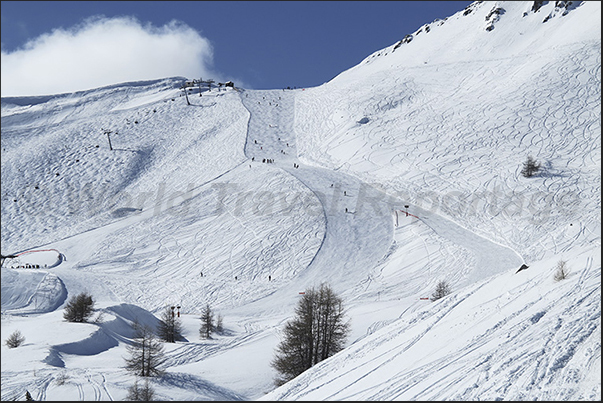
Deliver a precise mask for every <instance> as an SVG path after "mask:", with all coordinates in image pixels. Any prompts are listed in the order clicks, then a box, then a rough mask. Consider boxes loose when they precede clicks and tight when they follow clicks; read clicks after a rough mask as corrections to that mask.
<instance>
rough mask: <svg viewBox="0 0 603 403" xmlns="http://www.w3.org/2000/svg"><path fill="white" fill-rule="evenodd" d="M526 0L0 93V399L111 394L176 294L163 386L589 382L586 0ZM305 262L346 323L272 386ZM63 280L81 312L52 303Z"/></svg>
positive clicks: (460, 393)
mask: <svg viewBox="0 0 603 403" xmlns="http://www.w3.org/2000/svg"><path fill="white" fill-rule="evenodd" d="M532 4H533V3H532V2H476V3H473V4H472V5H471V6H469V7H468V8H467V9H466V10H461V11H459V13H457V14H455V15H453V16H451V17H449V18H447V19H446V20H439V21H434V22H432V23H429V24H425V25H423V26H422V27H421V28H419V29H418V30H417V31H416V32H415V33H413V37H412V40H411V41H410V42H408V41H407V42H408V43H401V42H397V43H395V44H393V45H392V46H390V47H388V48H385V49H383V50H380V51H378V52H375V53H374V54H373V55H369V56H368V57H367V58H366V59H365V60H364V61H362V62H361V63H360V64H358V65H357V66H355V67H353V68H351V69H349V70H347V71H345V72H343V73H341V74H340V75H339V76H337V77H336V78H334V79H333V80H331V81H330V82H328V83H325V84H323V85H321V86H319V87H315V88H307V89H299V90H285V91H284V90H263V91H255V90H245V89H240V88H236V89H231V88H227V89H222V90H220V91H218V90H217V89H213V90H212V91H204V92H202V93H201V94H200V93H199V92H198V91H193V92H192V93H190V94H189V95H188V98H189V100H190V103H191V105H187V102H186V99H185V97H184V96H183V95H182V91H181V90H180V89H179V86H180V85H181V84H182V83H183V81H184V80H185V79H184V78H183V77H175V78H166V79H164V80H156V81H141V82H136V83H124V84H116V85H113V86H110V87H103V88H99V89H95V90H90V91H82V92H77V93H72V94H60V95H56V96H47V97H18V98H2V110H1V113H2V139H1V140H2V141H1V146H2V172H1V175H2V177H1V180H2V195H1V197H2V199H1V202H2V205H1V213H2V233H1V239H2V254H3V255H7V254H11V255H17V257H16V258H10V259H6V261H5V262H4V264H3V266H2V271H1V275H2V278H1V280H2V322H1V323H2V342H3V345H2V347H1V348H2V371H1V372H2V373H1V381H2V390H1V393H2V396H1V397H2V400H10V399H14V398H16V399H19V400H21V399H23V398H24V394H25V391H26V390H28V391H29V392H30V393H31V394H32V397H33V398H34V399H36V400H123V399H124V398H125V397H126V395H127V390H128V388H129V387H130V386H131V385H132V384H133V383H134V381H135V377H134V376H133V375H132V374H130V373H128V372H126V371H125V369H124V368H123V366H124V357H126V356H127V351H126V345H127V343H128V342H129V340H130V339H131V337H132V336H133V331H132V328H131V324H132V323H133V321H135V320H136V321H139V322H143V323H147V324H149V325H153V326H155V325H156V324H157V321H158V317H159V316H160V313H161V312H162V311H163V309H165V308H166V307H167V306H171V305H179V306H181V310H180V312H181V319H182V322H183V329H184V332H183V333H184V334H183V336H184V338H185V340H183V341H179V342H176V343H173V344H172V343H166V344H165V349H166V358H167V361H166V364H165V368H164V369H165V370H166V371H167V373H166V375H165V376H163V377H161V378H156V379H152V380H151V385H152V387H153V388H154V390H155V392H156V398H157V399H158V400H257V399H259V400H453V399H454V400H498V399H500V400H502V399H504V400H600V399H601V213H600V211H601V112H600V111H601V50H600V49H601V22H600V21H601V20H600V11H601V10H600V3H599V2H573V3H572V4H571V5H569V6H568V7H567V8H565V7H561V6H559V5H556V4H555V3H554V2H548V3H545V4H543V5H542V7H541V8H540V9H539V10H538V11H533V10H532ZM497 9H498V11H496V10H497ZM501 10H502V11H501ZM493 11H495V12H493ZM544 20H546V22H543V21H544ZM200 95H201V96H200ZM109 139H110V140H111V146H112V148H113V149H112V150H110V149H109ZM527 155H533V156H534V157H535V158H537V159H538V160H539V161H540V162H541V163H542V167H543V169H542V170H541V171H540V172H539V173H538V174H537V175H535V176H534V177H532V178H524V177H523V176H522V175H521V174H520V170H521V166H522V162H523V161H524V160H525V158H526V157H527ZM266 159H270V160H274V162H270V163H268V162H262V160H264V161H265V160H266ZM406 206H408V207H406ZM406 212H408V213H409V215H407V214H406ZM560 260H563V261H566V262H567V266H568V267H569V273H570V274H569V277H568V278H567V279H565V280H562V281H559V282H557V281H555V280H554V279H553V277H554V273H555V268H556V265H557V263H558V262H559V261H560ZM522 264H527V265H528V266H529V267H528V269H527V270H522V271H520V272H517V270H518V268H519V267H520V266H521V265H522ZM32 265H33V268H32ZM36 265H37V266H36ZM38 266H39V267H38ZM269 276H270V277H269ZM440 280H446V281H447V282H448V283H449V284H450V285H451V287H452V291H453V292H452V294H450V295H448V296H447V297H445V298H442V299H440V300H438V301H435V302H432V301H430V300H428V299H425V298H429V297H430V295H431V293H432V292H433V291H434V289H435V286H436V284H437V282H438V281H440ZM321 282H327V283H329V284H330V285H332V286H333V288H334V289H335V291H336V292H337V293H338V294H339V295H340V296H341V297H342V298H343V300H344V303H345V306H346V308H347V315H348V317H349V318H350V320H351V325H352V327H351V334H350V337H349V339H348V347H347V348H346V349H345V350H343V351H341V352H340V353H338V354H336V355H335V356H333V357H331V358H330V359H328V360H325V361H323V362H321V363H319V364H318V365H316V366H315V367H313V368H311V369H310V370H308V371H306V372H305V373H303V374H302V375H300V376H299V377H297V378H296V379H294V380H292V381H290V382H288V383H287V384H285V385H283V386H281V387H279V388H275V386H274V384H273V379H274V377H275V375H276V374H275V372H274V370H273V369H272V367H271V366H270V361H271V360H272V358H273V355H274V352H275V349H276V346H277V344H278V343H279V341H280V340H281V337H282V333H281V332H282V329H283V325H284V323H285V322H286V321H287V320H289V319H291V318H292V316H293V311H294V308H295V306H296V303H297V301H298V299H299V293H300V292H302V291H304V290H305V289H307V288H308V287H312V286H318V285H320V283H321ZM82 291H86V292H89V293H90V294H91V295H92V296H93V297H94V299H95V302H96V305H95V306H96V308H97V309H96V312H95V314H94V316H93V318H92V320H91V321H90V322H89V323H68V322H65V321H64V320H63V317H62V315H63V307H64V304H65V302H66V301H67V300H68V298H70V297H71V296H72V295H76V294H78V293H80V292H82ZM206 303H209V304H210V306H212V308H213V309H214V310H215V312H216V313H219V314H220V315H222V316H223V318H224V327H225V331H224V332H223V333H222V334H214V335H213V336H212V338H211V339H202V338H200V337H199V326H200V313H201V309H202V308H203V307H204V306H205V304H206ZM15 330H19V331H20V332H21V333H22V334H23V336H24V337H25V339H26V340H25V343H24V344H23V345H21V346H19V347H17V348H13V349H9V348H8V347H7V346H6V345H4V341H5V340H6V339H7V338H8V337H9V335H10V334H11V333H13V332H14V331H15Z"/></svg>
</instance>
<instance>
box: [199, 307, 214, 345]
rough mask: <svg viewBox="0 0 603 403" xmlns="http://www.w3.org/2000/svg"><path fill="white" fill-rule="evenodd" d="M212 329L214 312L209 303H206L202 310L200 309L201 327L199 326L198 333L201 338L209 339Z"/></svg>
mask: <svg viewBox="0 0 603 403" xmlns="http://www.w3.org/2000/svg"><path fill="white" fill-rule="evenodd" d="M214 330H215V325H214V312H213V311H212V309H211V307H210V306H209V304H206V305H205V308H203V311H201V327H200V328H199V335H200V336H201V337H202V338H205V339H209V337H210V336H211V334H212V333H213V331H214Z"/></svg>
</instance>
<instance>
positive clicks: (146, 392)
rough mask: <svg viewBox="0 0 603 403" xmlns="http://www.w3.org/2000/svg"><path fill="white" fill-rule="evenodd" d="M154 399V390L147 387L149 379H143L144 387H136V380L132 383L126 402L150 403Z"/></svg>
mask: <svg viewBox="0 0 603 403" xmlns="http://www.w3.org/2000/svg"><path fill="white" fill-rule="evenodd" d="M153 397H155V390H154V389H153V388H152V387H151V386H150V385H149V378H146V379H145V382H144V386H139V385H138V378H136V380H135V381H134V385H132V386H130V388H129V389H128V396H127V397H126V400H129V401H133V402H150V401H152V400H153Z"/></svg>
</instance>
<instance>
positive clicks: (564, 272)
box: [553, 260, 569, 281]
mask: <svg viewBox="0 0 603 403" xmlns="http://www.w3.org/2000/svg"><path fill="white" fill-rule="evenodd" d="M568 275H569V269H568V267H567V262H566V261H565V260H560V261H559V262H557V268H556V270H555V275H554V276H553V279H554V280H555V281H561V280H565V279H566V278H567V276H568Z"/></svg>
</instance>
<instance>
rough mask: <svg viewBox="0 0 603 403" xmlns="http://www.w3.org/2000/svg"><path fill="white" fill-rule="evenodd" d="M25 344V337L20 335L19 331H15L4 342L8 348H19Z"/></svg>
mask: <svg viewBox="0 0 603 403" xmlns="http://www.w3.org/2000/svg"><path fill="white" fill-rule="evenodd" d="M24 342H25V336H23V335H22V334H21V332H20V331H19V330H15V331H14V332H13V333H12V334H11V335H10V336H8V339H6V341H5V342H4V343H5V344H6V346H7V347H8V348H15V347H19V346H20V345H21V344H23V343H24Z"/></svg>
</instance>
